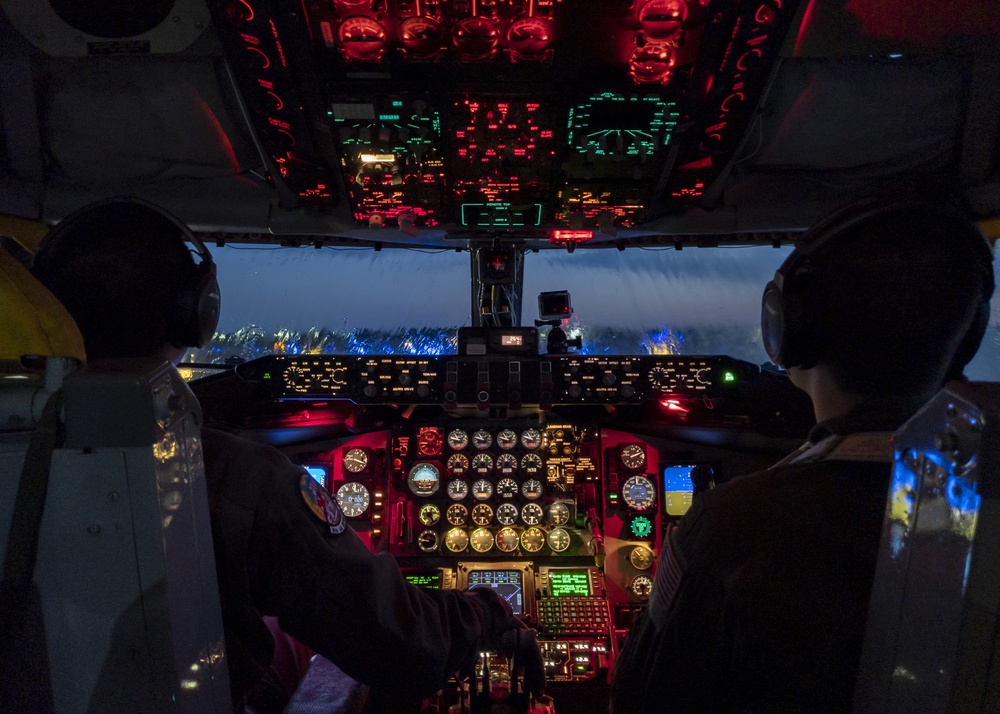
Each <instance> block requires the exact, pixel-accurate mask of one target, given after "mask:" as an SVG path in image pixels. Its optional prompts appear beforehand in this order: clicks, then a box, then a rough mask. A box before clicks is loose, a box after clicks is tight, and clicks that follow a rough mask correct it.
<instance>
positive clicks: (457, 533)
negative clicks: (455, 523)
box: [444, 528, 469, 553]
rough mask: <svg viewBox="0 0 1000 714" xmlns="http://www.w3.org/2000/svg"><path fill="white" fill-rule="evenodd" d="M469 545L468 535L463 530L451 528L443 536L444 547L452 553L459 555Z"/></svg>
mask: <svg viewBox="0 0 1000 714" xmlns="http://www.w3.org/2000/svg"><path fill="white" fill-rule="evenodd" d="M468 545H469V534H468V533H466V532H465V529H464V528H452V529H451V530H450V531H448V532H447V533H445V534H444V547H445V548H447V549H448V550H450V551H451V552H452V553H461V552H462V551H463V550H465V549H466V547H468Z"/></svg>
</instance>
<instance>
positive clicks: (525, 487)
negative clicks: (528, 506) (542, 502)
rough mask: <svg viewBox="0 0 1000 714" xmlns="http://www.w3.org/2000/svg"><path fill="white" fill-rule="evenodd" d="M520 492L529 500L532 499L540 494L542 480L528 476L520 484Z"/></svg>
mask: <svg viewBox="0 0 1000 714" xmlns="http://www.w3.org/2000/svg"><path fill="white" fill-rule="evenodd" d="M521 494H522V495H523V496H524V497H525V498H526V499H528V500H529V501H534V500H535V499H536V498H539V497H540V496H541V495H542V482H541V481H539V480H538V479H533V478H529V479H528V480H527V481H525V482H524V483H522V484H521Z"/></svg>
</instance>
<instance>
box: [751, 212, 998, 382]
mask: <svg viewBox="0 0 1000 714" xmlns="http://www.w3.org/2000/svg"><path fill="white" fill-rule="evenodd" d="M917 210H919V211H920V212H922V213H924V214H925V215H933V216H935V217H938V218H943V219H945V220H947V221H949V222H951V223H952V224H954V226H955V231H954V240H959V241H966V242H967V243H968V244H969V246H970V247H971V249H972V252H973V253H974V254H975V255H976V256H978V257H979V259H980V260H979V263H980V265H979V268H978V269H979V270H981V271H982V289H983V292H982V295H981V296H980V299H979V303H978V305H977V307H976V312H975V315H974V316H973V319H972V322H971V324H970V325H969V328H968V330H967V331H966V333H965V335H964V336H963V337H962V341H961V342H960V343H959V345H958V347H957V348H956V350H955V355H954V357H953V358H952V362H951V364H950V365H949V367H948V372H947V375H946V378H947V379H948V380H952V379H959V378H960V377H961V376H962V370H963V368H964V367H965V365H966V364H967V363H968V362H969V360H971V359H972V358H973V356H975V354H976V351H977V350H978V349H979V343H980V342H981V341H982V339H983V335H984V334H985V332H986V328H987V326H988V324H989V319H990V297H991V296H992V294H993V287H994V284H993V249H992V247H991V246H990V244H989V242H988V241H987V240H986V237H985V236H984V235H983V234H982V233H981V232H980V231H979V228H978V227H977V226H976V224H975V223H973V222H972V221H970V220H969V219H968V218H966V217H965V216H963V215H962V214H960V213H959V212H958V211H956V210H955V209H952V208H951V207H948V206H944V205H941V204H934V203H928V202H927V201H926V200H919V199H918V198H909V199H905V200H895V201H891V202H886V198H885V197H884V196H881V197H880V196H875V197H870V198H866V199H863V200H861V201H857V202H855V203H852V204H849V205H847V206H845V207H843V208H841V209H840V210H838V211H835V212H834V213H832V214H831V215H830V216H828V217H827V218H824V219H823V220H821V221H820V222H819V223H817V224H816V225H815V226H813V227H812V228H810V229H809V230H808V231H807V232H806V234H805V235H804V236H803V237H802V238H801V239H800V240H799V241H798V242H797V244H796V247H795V250H793V251H792V253H791V254H790V255H789V256H788V257H787V258H786V259H785V262H784V263H782V264H781V267H780V268H778V270H777V272H776V273H775V274H774V279H773V280H772V281H771V282H769V283H768V284H767V286H766V287H765V288H764V295H763V297H762V299H761V316H760V327H761V337H762V339H763V342H764V349H765V350H767V354H768V356H769V357H770V358H771V361H772V362H774V363H775V364H778V365H781V366H783V367H796V366H800V365H805V366H812V365H814V364H815V363H816V349H815V347H814V345H813V344H811V340H810V339H809V335H810V333H811V329H810V326H811V325H813V324H814V321H815V320H814V316H812V315H809V314H808V312H809V311H808V310H807V308H806V303H805V301H804V300H803V298H802V286H800V285H798V280H797V279H798V276H797V273H798V272H799V271H800V270H801V269H802V267H803V266H804V265H805V264H806V263H807V262H808V261H809V260H811V259H812V258H813V257H814V256H816V255H817V254H818V253H821V252H823V251H824V250H826V249H828V246H830V245H831V244H834V245H835V244H837V243H838V242H839V241H840V240H841V237H842V236H844V235H850V234H852V233H853V232H854V230H855V229H857V228H859V227H861V226H863V225H865V224H867V223H869V222H872V221H876V220H878V219H881V218H885V217H888V216H891V215H892V214H894V213H905V212H907V211H917Z"/></svg>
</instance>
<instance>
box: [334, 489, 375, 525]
mask: <svg viewBox="0 0 1000 714" xmlns="http://www.w3.org/2000/svg"><path fill="white" fill-rule="evenodd" d="M369 498H370V496H369V495H368V489H367V488H365V486H364V485H363V484H360V483H358V482H356V481H348V482H347V483H345V484H344V485H343V486H341V487H340V488H338V489H337V503H338V504H339V505H340V510H342V511H343V512H344V515H345V516H347V517H348V518H357V517H358V516H360V515H361V514H362V513H364V512H365V511H367V510H368V501H369Z"/></svg>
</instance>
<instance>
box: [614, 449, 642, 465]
mask: <svg viewBox="0 0 1000 714" xmlns="http://www.w3.org/2000/svg"><path fill="white" fill-rule="evenodd" d="M618 458H619V459H621V462H622V466H624V467H625V468H627V469H641V468H642V467H643V466H645V465H646V449H644V448H643V446H642V444H625V445H624V446H623V447H622V450H621V451H620V452H619V453H618Z"/></svg>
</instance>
